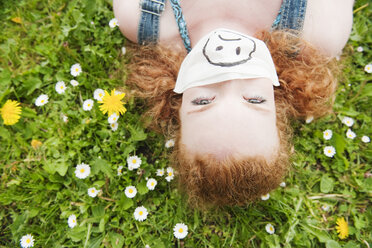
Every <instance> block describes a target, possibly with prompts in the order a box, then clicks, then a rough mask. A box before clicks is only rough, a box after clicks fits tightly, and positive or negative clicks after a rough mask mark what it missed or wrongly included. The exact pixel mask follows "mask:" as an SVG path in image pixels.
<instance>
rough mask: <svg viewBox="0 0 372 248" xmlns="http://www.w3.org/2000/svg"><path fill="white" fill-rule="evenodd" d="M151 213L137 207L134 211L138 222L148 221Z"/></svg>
mask: <svg viewBox="0 0 372 248" xmlns="http://www.w3.org/2000/svg"><path fill="white" fill-rule="evenodd" d="M148 214H149V213H148V212H147V209H146V208H145V207H144V206H141V207H137V208H136V209H135V210H134V218H135V219H136V220H138V221H144V220H146V219H147V215H148Z"/></svg>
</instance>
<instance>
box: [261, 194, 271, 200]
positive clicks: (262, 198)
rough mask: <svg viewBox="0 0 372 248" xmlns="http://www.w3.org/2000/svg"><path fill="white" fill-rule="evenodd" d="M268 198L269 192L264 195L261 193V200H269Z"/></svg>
mask: <svg viewBox="0 0 372 248" xmlns="http://www.w3.org/2000/svg"><path fill="white" fill-rule="evenodd" d="M269 198H270V194H269V193H267V194H266V195H262V196H261V200H263V201H266V200H269Z"/></svg>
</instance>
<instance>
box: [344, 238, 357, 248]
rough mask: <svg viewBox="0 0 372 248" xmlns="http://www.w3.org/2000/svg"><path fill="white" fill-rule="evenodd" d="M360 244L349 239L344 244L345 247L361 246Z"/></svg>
mask: <svg viewBox="0 0 372 248" xmlns="http://www.w3.org/2000/svg"><path fill="white" fill-rule="evenodd" d="M359 247H360V245H359V244H358V243H356V242H354V241H352V240H351V241H349V242H347V243H346V245H345V246H344V248H359Z"/></svg>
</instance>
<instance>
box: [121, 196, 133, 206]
mask: <svg viewBox="0 0 372 248" xmlns="http://www.w3.org/2000/svg"><path fill="white" fill-rule="evenodd" d="M119 206H120V208H121V209H122V210H127V209H129V208H130V207H132V206H133V200H132V199H129V198H128V197H126V196H125V194H122V196H121V198H120V201H119Z"/></svg>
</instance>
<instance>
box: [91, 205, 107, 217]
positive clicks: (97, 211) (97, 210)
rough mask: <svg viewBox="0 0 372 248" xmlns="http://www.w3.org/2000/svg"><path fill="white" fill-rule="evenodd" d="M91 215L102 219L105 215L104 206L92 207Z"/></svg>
mask: <svg viewBox="0 0 372 248" xmlns="http://www.w3.org/2000/svg"><path fill="white" fill-rule="evenodd" d="M92 214H93V216H94V217H102V216H104V215H105V206H104V205H98V206H93V207H92Z"/></svg>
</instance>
